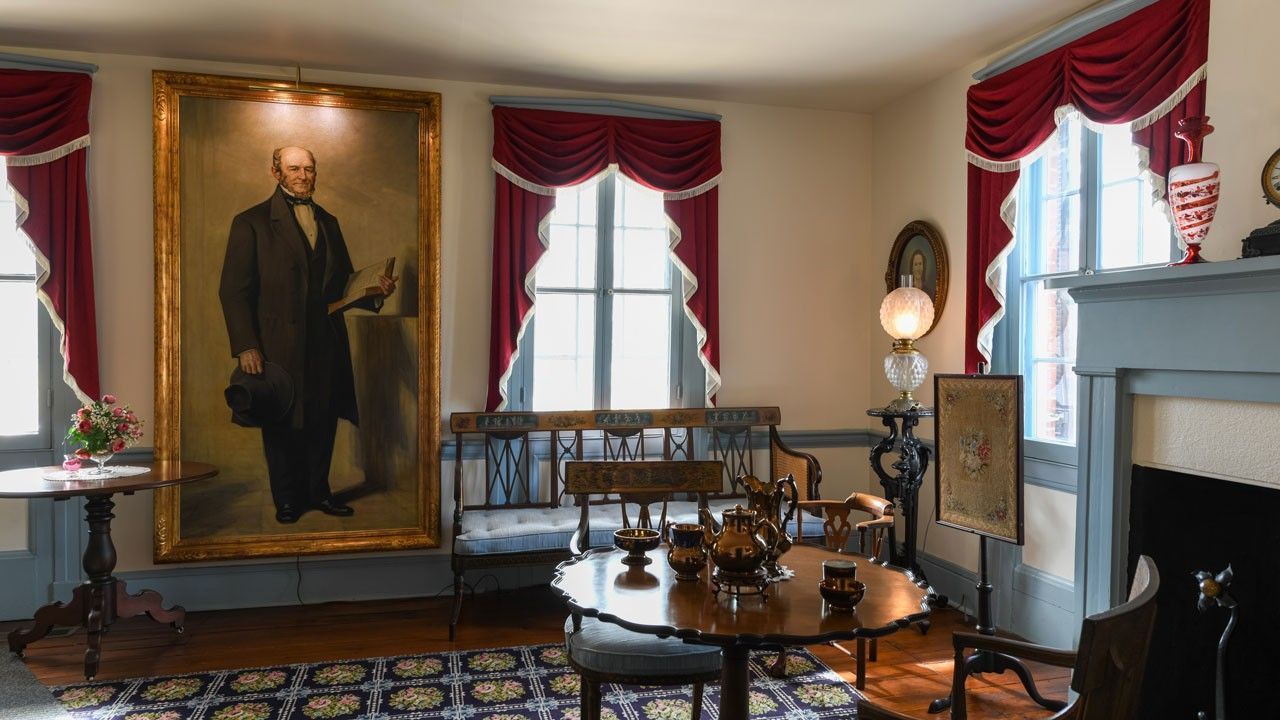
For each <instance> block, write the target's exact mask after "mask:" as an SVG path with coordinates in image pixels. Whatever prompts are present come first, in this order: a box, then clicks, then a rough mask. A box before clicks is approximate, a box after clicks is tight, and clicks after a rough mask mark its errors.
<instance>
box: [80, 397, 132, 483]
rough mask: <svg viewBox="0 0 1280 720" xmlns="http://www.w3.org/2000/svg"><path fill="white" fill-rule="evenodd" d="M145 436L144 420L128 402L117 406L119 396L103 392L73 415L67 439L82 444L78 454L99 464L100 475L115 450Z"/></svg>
mask: <svg viewBox="0 0 1280 720" xmlns="http://www.w3.org/2000/svg"><path fill="white" fill-rule="evenodd" d="M141 437H142V421H141V420H139V419H138V416H137V415H135V414H134V413H133V410H131V409H130V408H129V406H128V405H117V404H116V396H115V395H103V396H102V399H101V400H98V401H96V402H91V403H89V404H88V405H85V406H84V407H82V408H80V409H79V410H77V411H76V412H75V414H74V415H72V416H71V427H70V428H68V430H67V441H68V442H70V443H72V444H75V445H79V446H80V447H79V448H77V449H76V451H75V454H76V457H78V458H80V459H82V460H89V459H92V460H93V461H94V462H96V463H98V469H97V471H96V472H97V474H102V473H104V472H105V471H104V470H103V469H102V466H103V465H104V464H105V463H106V462H107V460H108V459H110V457H111V456H112V455H114V454H115V453H118V452H120V451H122V450H124V449H125V448H127V447H131V446H132V445H134V444H135V443H137V442H138V440H139V439H140V438H141Z"/></svg>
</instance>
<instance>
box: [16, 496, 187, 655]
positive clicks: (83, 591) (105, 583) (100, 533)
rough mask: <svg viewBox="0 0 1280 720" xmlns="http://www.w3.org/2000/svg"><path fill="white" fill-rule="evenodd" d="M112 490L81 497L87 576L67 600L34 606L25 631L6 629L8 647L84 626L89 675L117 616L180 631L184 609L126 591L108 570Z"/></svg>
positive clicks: (111, 564)
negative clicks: (60, 629)
mask: <svg viewBox="0 0 1280 720" xmlns="http://www.w3.org/2000/svg"><path fill="white" fill-rule="evenodd" d="M114 508H115V503H113V502H112V501H111V495H89V496H88V497H87V498H86V501H85V522H86V523H87V524H88V526H89V543H88V545H87V546H86V547H85V551H84V559H83V560H84V573H85V577H87V578H88V579H87V580H85V581H84V582H83V583H81V584H80V586H79V587H77V588H76V589H75V591H73V592H72V594H71V602H69V603H65V604H64V603H60V602H57V603H53V604H52V605H46V606H44V607H42V608H40V609H39V610H37V611H36V614H35V619H34V622H33V624H32V627H31V628H30V629H29V630H14V631H13V632H11V633H9V649H10V650H12V651H13V652H15V653H17V654H18V655H19V656H22V655H23V654H24V653H25V652H26V647H27V645H30V644H31V643H33V642H35V641H37V640H39V639H41V638H43V637H45V636H46V635H48V634H49V631H50V630H52V629H53V628H54V627H75V626H83V627H84V629H85V631H86V633H87V636H88V642H87V643H86V645H87V647H86V648H85V651H84V676H85V679H86V680H92V679H93V678H94V677H96V676H97V674H98V665H99V662H100V660H101V658H102V635H103V633H105V632H106V631H107V628H108V627H110V626H111V624H112V623H114V622H115V621H116V619H118V618H122V617H133V616H135V615H142V614H143V613H145V614H147V615H148V616H149V617H151V619H153V620H156V621H158V622H167V623H169V624H170V626H172V627H174V628H176V629H177V630H178V631H179V632H181V631H182V622H183V620H184V618H185V617H186V611H185V610H183V609H182V608H180V607H174V608H170V609H168V610H166V609H165V608H164V607H163V606H162V605H161V602H162V601H161V598H160V594H159V593H157V592H155V591H153V590H143V591H142V592H140V593H137V594H136V595H129V594H128V593H127V592H126V591H125V585H124V583H122V582H120V581H118V580H116V578H115V576H114V575H112V572H113V571H114V570H115V567H116V546H115V544H114V543H113V542H112V541H111V519H112V518H114V517H115V515H113V514H112V512H111V511H112V509H114Z"/></svg>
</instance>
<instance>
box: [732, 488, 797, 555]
mask: <svg viewBox="0 0 1280 720" xmlns="http://www.w3.org/2000/svg"><path fill="white" fill-rule="evenodd" d="M741 482H742V485H743V487H744V488H745V489H746V492H747V501H748V503H749V505H750V507H751V509H752V510H754V511H755V512H756V514H757V515H759V516H760V517H762V518H764V519H766V520H768V521H769V522H771V523H773V527H774V529H775V530H776V531H777V533H778V539H777V542H775V543H773V544H772V545H771V546H770V548H769V552H768V557H766V558H765V561H764V569H765V571H766V572H768V573H769V577H770V578H774V579H777V578H780V577H783V576H789V571H787V570H786V568H784V567H783V566H781V565H779V564H778V558H780V557H782V555H783V554H784V553H786V552H787V551H788V550H790V549H791V546H792V545H793V544H794V541H793V540H792V539H791V535H789V534H788V533H787V523H789V522H791V518H793V517H795V514H796V507H797V504H798V503H799V500H800V493H799V491H798V490H797V489H796V481H795V478H794V477H792V476H791V475H787V476H786V477H782V478H779V479H778V480H769V481H764V480H760V479H759V478H757V477H755V476H754V475H744V476H742V478H741ZM788 490H789V491H790V492H789V493H788ZM784 500H785V501H786V508H787V512H786V515H783V512H782V508H783V504H784Z"/></svg>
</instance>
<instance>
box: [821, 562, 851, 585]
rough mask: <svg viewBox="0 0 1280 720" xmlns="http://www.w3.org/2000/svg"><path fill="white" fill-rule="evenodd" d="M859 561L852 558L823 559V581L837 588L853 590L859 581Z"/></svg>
mask: <svg viewBox="0 0 1280 720" xmlns="http://www.w3.org/2000/svg"><path fill="white" fill-rule="evenodd" d="M857 575H858V563H856V562H854V561H852V560H823V561H822V582H823V583H824V584H825V585H827V586H828V587H830V588H833V589H835V590H852V589H853V588H854V583H856V582H857Z"/></svg>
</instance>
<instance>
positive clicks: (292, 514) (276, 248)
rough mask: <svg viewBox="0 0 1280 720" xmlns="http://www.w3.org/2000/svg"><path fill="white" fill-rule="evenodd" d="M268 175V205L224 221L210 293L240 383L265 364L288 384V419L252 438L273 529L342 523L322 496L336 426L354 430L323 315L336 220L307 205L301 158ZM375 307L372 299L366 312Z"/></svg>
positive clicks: (334, 292)
mask: <svg viewBox="0 0 1280 720" xmlns="http://www.w3.org/2000/svg"><path fill="white" fill-rule="evenodd" d="M271 174H272V176H274V177H275V179H276V183H277V187H276V190H275V192H274V193H272V195H271V197H269V198H267V199H266V200H265V201H263V202H261V203H259V204H257V205H255V206H253V207H251V208H249V209H248V210H245V211H244V212H242V213H240V214H239V215H237V216H236V217H235V219H234V220H232V221H231V234H230V237H229V238H228V240H227V254H226V258H225V259H224V261H223V264H222V282H221V285H220V287H219V292H218V294H219V297H220V298H221V300H222V314H223V316H224V317H225V319H226V322H227V335H228V336H229V338H230V340H231V354H232V355H234V356H235V357H236V358H237V359H238V361H239V364H240V369H241V370H243V371H244V372H246V373H250V374H258V373H261V372H262V370H263V363H264V362H265V361H270V362H273V363H275V364H277V365H280V366H281V367H282V368H283V369H284V370H285V371H286V372H287V373H288V374H289V377H290V379H291V380H292V382H293V390H294V392H293V396H294V401H293V407H292V408H291V409H290V411H289V414H288V415H287V416H286V417H285V419H284V420H283V421H281V422H279V423H277V424H271V425H264V426H263V428H262V445H263V450H264V452H265V454H266V460H267V473H268V475H269V476H270V479H271V497H272V500H273V501H274V502H275V506H276V520H278V521H280V522H282V523H292V522H295V521H297V519H298V517H299V516H300V515H301V514H302V513H303V512H304V511H305V510H306V509H307V508H308V507H315V508H317V509H319V510H320V511H322V512H324V513H326V514H329V515H337V516H348V515H351V514H353V512H354V511H353V510H352V509H351V508H350V507H349V506H347V505H344V504H342V503H341V502H339V501H337V500H335V499H334V498H333V496H332V494H331V493H330V491H329V465H330V462H331V460H332V458H333V444H334V438H335V435H336V433H337V427H338V418H340V417H341V418H346V419H347V420H349V421H351V422H352V423H353V424H355V423H357V422H358V420H359V416H358V414H357V411H356V392H355V378H354V376H353V374H352V370H351V346H350V343H349V342H348V340H347V326H346V323H345V321H344V319H343V313H342V312H336V313H334V314H330V313H329V312H328V311H327V305H328V303H330V302H333V301H336V300H339V299H341V298H342V296H343V291H344V289H345V287H346V284H347V280H348V278H349V277H350V276H351V274H352V272H353V269H352V265H351V256H350V255H349V254H348V252H347V244H346V242H345V240H344V239H343V237H342V230H341V229H340V228H339V227H338V220H337V218H335V217H334V216H333V215H330V214H329V213H328V212H326V211H325V210H324V208H322V207H320V206H319V205H317V204H316V203H315V202H314V201H313V200H312V194H313V193H314V192H315V185H316V162H315V156H314V155H313V154H312V153H311V151H310V150H307V149H305V148H300V147H285V148H280V149H279V150H276V151H275V152H274V153H273V154H272V156H271ZM379 282H380V284H381V286H382V291H383V293H384V294H387V295H389V294H390V293H391V292H393V291H394V290H395V278H389V277H381V278H379ZM380 306H381V298H379V299H378V300H377V302H376V304H375V305H374V307H373V309H377V308H378V307H380Z"/></svg>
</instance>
